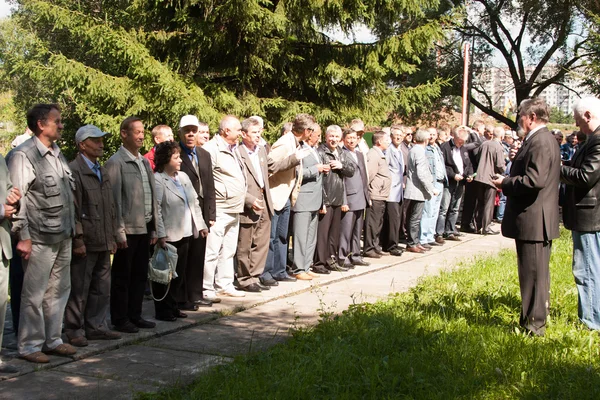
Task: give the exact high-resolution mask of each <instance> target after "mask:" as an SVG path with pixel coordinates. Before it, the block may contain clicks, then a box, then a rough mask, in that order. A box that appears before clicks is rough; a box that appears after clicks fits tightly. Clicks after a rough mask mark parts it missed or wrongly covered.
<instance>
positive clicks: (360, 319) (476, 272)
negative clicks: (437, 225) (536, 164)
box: [140, 230, 600, 399]
mask: <svg viewBox="0 0 600 400" xmlns="http://www.w3.org/2000/svg"><path fill="white" fill-rule="evenodd" d="M571 248H572V243H571V240H570V234H569V232H567V231H564V230H563V232H562V235H561V238H560V239H559V240H556V241H554V243H553V249H552V258H551V265H550V269H551V274H552V276H551V278H552V279H551V282H552V287H551V315H550V319H549V326H548V329H547V331H546V336H545V337H543V338H536V337H529V336H526V335H525V334H523V333H522V332H521V331H520V329H519V327H518V320H519V310H520V304H521V303H520V294H519V285H518V276H517V267H516V257H515V252H514V251H503V252H501V253H500V254H499V255H498V256H494V257H488V258H481V257H480V258H476V259H475V260H473V262H469V263H467V265H466V266H465V268H462V269H459V270H456V271H454V272H448V273H443V274H441V276H439V277H433V278H428V279H425V280H423V281H422V282H421V283H420V284H419V285H418V286H417V287H415V288H414V289H412V290H411V291H409V292H407V293H403V294H398V295H396V296H394V297H391V298H390V299H389V300H387V301H381V302H377V303H375V304H359V305H356V306H353V307H351V308H350V309H349V310H348V311H346V312H345V313H344V314H343V315H341V316H338V317H333V318H328V319H326V320H325V321H324V322H322V323H320V324H319V325H318V326H316V327H314V328H312V329H306V330H302V331H299V332H297V333H296V334H295V335H294V337H293V338H292V339H291V340H290V341H289V342H288V343H285V344H282V345H278V346H276V347H274V348H272V349H271V350H269V351H267V352H264V353H258V354H256V353H255V354H251V355H247V356H241V357H238V358H236V359H235V360H234V361H233V362H232V363H231V364H229V365H223V366H221V367H218V368H217V369H215V370H212V371H211V372H209V373H207V374H205V375H201V376H199V377H198V378H197V380H196V382H195V383H194V384H192V385H190V386H189V387H185V388H171V389H167V390H164V391H163V392H161V393H159V394H147V395H142V396H140V397H141V398H144V399H204V398H215V399H233V398H235V399H238V398H244V399H285V398H307V399H312V398H314V399H325V398H327V399H330V398H344V399H356V398H370V399H386V398H421V399H455V398H469V399H473V398H474V399H507V398H531V399H535V398H556V399H576V398H585V399H593V398H598V397H599V396H600V375H599V374H598V370H599V368H600V361H599V360H600V358H599V356H600V354H599V353H600V350H599V349H598V345H597V342H598V333H597V332H594V331H589V330H587V329H585V328H583V327H582V325H581V324H580V323H579V322H578V319H577V293H576V289H575V285H574V282H573V275H572V272H571V267H570V265H571Z"/></svg>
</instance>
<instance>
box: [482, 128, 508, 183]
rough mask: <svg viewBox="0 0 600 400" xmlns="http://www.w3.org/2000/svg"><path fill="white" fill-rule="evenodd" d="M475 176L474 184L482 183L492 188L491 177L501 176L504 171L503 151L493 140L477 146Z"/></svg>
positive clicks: (498, 143)
mask: <svg viewBox="0 0 600 400" xmlns="http://www.w3.org/2000/svg"><path fill="white" fill-rule="evenodd" d="M477 159H478V163H479V164H478V166H477V176H476V177H475V179H474V180H475V182H479V183H483V184H485V185H488V186H492V187H493V186H494V184H493V183H492V177H493V176H494V175H502V174H504V171H505V170H506V162H505V161H504V149H503V148H502V145H501V144H500V142H497V141H495V140H486V141H485V142H483V143H482V144H481V146H479V156H478V158H477Z"/></svg>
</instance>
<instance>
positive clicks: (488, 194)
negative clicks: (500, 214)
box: [474, 126, 506, 235]
mask: <svg viewBox="0 0 600 400" xmlns="http://www.w3.org/2000/svg"><path fill="white" fill-rule="evenodd" d="M492 134H493V138H492V139H490V140H486V141H485V142H483V143H482V144H481V146H480V147H479V165H478V166H477V175H476V176H475V179H474V181H475V188H476V189H477V190H476V193H477V196H476V198H477V201H476V203H475V204H476V206H475V207H476V208H475V216H474V219H475V222H474V224H475V230H476V231H477V232H478V233H481V234H482V235H497V234H499V233H500V232H498V231H494V230H492V229H491V228H490V224H491V222H492V217H493V216H494V200H495V199H496V192H497V190H496V187H495V186H494V184H493V183H492V179H493V178H494V177H495V176H498V175H502V174H504V170H505V169H506V161H505V159H504V149H503V148H502V144H501V143H500V142H501V141H502V138H503V137H504V128H502V127H500V126H497V127H495V128H494V129H493V133H492Z"/></svg>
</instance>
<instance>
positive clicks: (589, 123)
mask: <svg viewBox="0 0 600 400" xmlns="http://www.w3.org/2000/svg"><path fill="white" fill-rule="evenodd" d="M573 111H574V114H575V122H576V124H577V126H578V127H579V129H580V130H581V132H582V133H584V134H585V135H587V140H586V141H585V143H584V144H583V145H582V146H581V147H580V148H579V150H578V151H577V153H575V155H574V156H573V158H572V159H571V165H570V166H566V165H563V166H562V167H561V171H560V176H561V180H562V182H564V183H566V184H567V188H566V193H565V204H564V207H563V218H564V223H565V227H566V228H567V229H570V230H571V231H572V236H573V275H574V277H575V284H576V286H577V292H578V293H579V307H578V314H579V319H580V320H581V322H583V323H584V324H586V325H587V326H588V327H589V328H590V329H600V302H599V301H598V298H599V296H600V206H599V204H598V199H600V100H599V99H597V98H594V97H588V98H583V99H581V100H579V101H578V102H577V103H576V104H575V107H574V110H573Z"/></svg>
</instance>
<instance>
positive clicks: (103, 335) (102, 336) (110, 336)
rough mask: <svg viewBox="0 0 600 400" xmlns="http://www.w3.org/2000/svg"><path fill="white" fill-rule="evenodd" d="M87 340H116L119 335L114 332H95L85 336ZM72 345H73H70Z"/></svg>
mask: <svg viewBox="0 0 600 400" xmlns="http://www.w3.org/2000/svg"><path fill="white" fill-rule="evenodd" d="M87 337H88V339H89V340H118V339H121V334H120V333H119V332H115V331H108V330H107V331H96V332H90V333H88V334H87ZM71 344H73V343H71Z"/></svg>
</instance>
